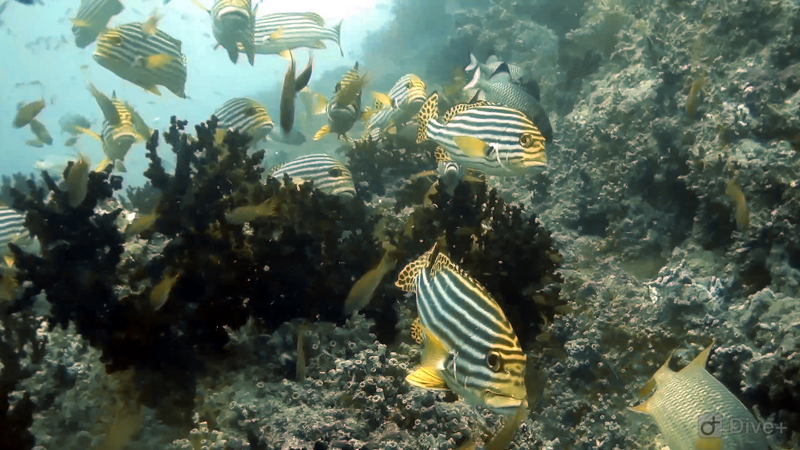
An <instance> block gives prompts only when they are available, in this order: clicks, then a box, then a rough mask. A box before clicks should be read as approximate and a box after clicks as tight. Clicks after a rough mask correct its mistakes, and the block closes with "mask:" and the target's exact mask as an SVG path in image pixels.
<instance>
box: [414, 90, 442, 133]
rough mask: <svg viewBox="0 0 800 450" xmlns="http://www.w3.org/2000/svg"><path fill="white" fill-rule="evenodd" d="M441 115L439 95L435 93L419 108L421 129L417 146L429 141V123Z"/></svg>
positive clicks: (418, 130) (418, 115) (418, 116)
mask: <svg viewBox="0 0 800 450" xmlns="http://www.w3.org/2000/svg"><path fill="white" fill-rule="evenodd" d="M438 115H439V93H438V92H434V93H433V94H431V96H430V97H428V99H427V100H425V103H423V104H422V106H421V107H420V108H419V113H418V114H417V119H418V121H419V128H418V129H417V144H420V143H422V142H425V141H427V140H428V123H430V121H431V119H434V118H436V117H437V116H438Z"/></svg>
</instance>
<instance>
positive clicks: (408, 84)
mask: <svg viewBox="0 0 800 450" xmlns="http://www.w3.org/2000/svg"><path fill="white" fill-rule="evenodd" d="M412 87H414V83H412V82H410V81H409V82H408V83H406V89H411V88H412Z"/></svg>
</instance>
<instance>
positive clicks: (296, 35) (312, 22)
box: [240, 13, 344, 56]
mask: <svg viewBox="0 0 800 450" xmlns="http://www.w3.org/2000/svg"><path fill="white" fill-rule="evenodd" d="M324 26H325V19H323V18H322V17H320V15H319V14H317V13H277V14H267V15H264V16H261V17H257V18H256V24H255V43H256V53H259V54H262V55H276V54H280V53H283V52H285V51H287V50H293V49H296V48H299V47H308V48H318V49H323V48H326V46H325V43H324V42H322V41H324V40H328V41H333V42H335V43H336V45H337V46H338V47H339V53H341V55H342V56H344V51H343V50H342V44H341V41H340V38H341V33H342V22H339V24H338V25H336V26H335V27H333V28H324ZM240 50H242V47H240Z"/></svg>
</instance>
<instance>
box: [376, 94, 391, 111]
mask: <svg viewBox="0 0 800 450" xmlns="http://www.w3.org/2000/svg"><path fill="white" fill-rule="evenodd" d="M372 96H373V97H375V101H376V102H378V103H380V104H381V105H382V106H385V107H388V108H391V107H392V104H393V102H392V98H391V97H389V96H388V95H386V94H384V93H381V92H375V91H373V92H372Z"/></svg>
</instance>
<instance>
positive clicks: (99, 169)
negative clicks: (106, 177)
mask: <svg viewBox="0 0 800 450" xmlns="http://www.w3.org/2000/svg"><path fill="white" fill-rule="evenodd" d="M109 164H112V161H111V160H110V159H108V157H107V156H106V157H105V158H103V160H102V161H100V164H98V165H97V168H95V169H94V171H95V172H102V171H104V170H106V167H108V166H109Z"/></svg>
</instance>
